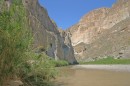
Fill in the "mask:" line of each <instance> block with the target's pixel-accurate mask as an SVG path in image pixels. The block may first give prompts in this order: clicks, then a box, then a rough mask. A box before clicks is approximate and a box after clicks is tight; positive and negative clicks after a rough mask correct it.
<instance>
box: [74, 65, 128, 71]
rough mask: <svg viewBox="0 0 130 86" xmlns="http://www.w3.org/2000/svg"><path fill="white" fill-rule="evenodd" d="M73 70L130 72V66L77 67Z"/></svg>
mask: <svg viewBox="0 0 130 86" xmlns="http://www.w3.org/2000/svg"><path fill="white" fill-rule="evenodd" d="M72 68H86V69H100V70H112V71H125V72H130V65H75V66H73V67H72Z"/></svg>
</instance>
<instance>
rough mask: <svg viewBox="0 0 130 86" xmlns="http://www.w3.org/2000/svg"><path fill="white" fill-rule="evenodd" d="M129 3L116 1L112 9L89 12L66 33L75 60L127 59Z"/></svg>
mask: <svg viewBox="0 0 130 86" xmlns="http://www.w3.org/2000/svg"><path fill="white" fill-rule="evenodd" d="M129 17H130V1H129V0H117V2H116V3H115V4H114V5H113V6H112V8H99V9H96V10H94V11H91V12H90V13H88V14H87V15H85V16H83V17H82V19H81V20H80V21H79V22H78V23H77V24H76V25H74V26H72V27H70V28H69V29H68V30H67V32H69V33H70V37H71V41H72V45H73V47H74V51H75V56H76V58H77V59H78V60H84V61H85V60H94V59H96V58H99V57H105V56H114V57H116V58H117V57H119V58H129V57H130V54H129V51H130V41H129V40H130V39H129V37H130V35H129V30H130V26H129V23H130V18H129Z"/></svg>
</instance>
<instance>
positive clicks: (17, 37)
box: [0, 4, 31, 85]
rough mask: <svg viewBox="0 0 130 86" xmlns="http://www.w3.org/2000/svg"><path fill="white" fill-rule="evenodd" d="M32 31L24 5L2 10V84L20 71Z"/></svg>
mask: <svg viewBox="0 0 130 86" xmlns="http://www.w3.org/2000/svg"><path fill="white" fill-rule="evenodd" d="M30 37H31V36H30V33H29V27H28V21H27V17H26V12H25V10H24V7H23V6H22V5H15V4H12V6H11V8H10V10H8V11H7V10H3V11H1V12H0V85H2V84H3V83H2V82H4V81H7V80H8V79H10V78H11V77H12V78H13V77H14V76H15V75H17V74H18V73H19V68H20V67H21V65H22V63H23V62H24V61H25V52H26V51H28V46H29V43H30Z"/></svg>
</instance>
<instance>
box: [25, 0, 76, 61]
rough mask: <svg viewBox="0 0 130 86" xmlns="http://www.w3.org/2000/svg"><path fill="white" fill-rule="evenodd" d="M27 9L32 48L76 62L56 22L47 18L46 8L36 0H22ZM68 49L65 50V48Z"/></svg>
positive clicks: (57, 57) (56, 57)
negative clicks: (32, 38)
mask: <svg viewBox="0 0 130 86" xmlns="http://www.w3.org/2000/svg"><path fill="white" fill-rule="evenodd" d="M23 3H24V5H25V7H26V9H27V11H28V17H29V21H30V26H31V29H32V33H33V36H34V43H33V44H34V45H33V47H34V50H37V49H38V50H37V51H36V52H46V53H47V55H49V56H51V57H54V58H55V59H56V60H58V59H62V60H67V61H68V62H70V63H74V62H76V60H75V57H74V53H73V51H71V49H72V50H73V48H72V47H71V43H70V42H69V45H68V44H65V43H64V41H65V40H64V39H62V37H61V35H60V32H59V31H58V29H57V26H56V24H55V23H54V22H53V21H52V20H51V19H50V18H49V16H48V14H47V11H46V9H44V8H43V7H41V6H40V5H39V3H38V0H23ZM64 46H66V48H69V49H70V50H69V51H66V48H64Z"/></svg>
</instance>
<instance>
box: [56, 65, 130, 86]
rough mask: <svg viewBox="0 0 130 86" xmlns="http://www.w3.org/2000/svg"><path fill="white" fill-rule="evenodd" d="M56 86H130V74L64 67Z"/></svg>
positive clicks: (61, 69) (60, 69)
mask: <svg viewBox="0 0 130 86" xmlns="http://www.w3.org/2000/svg"><path fill="white" fill-rule="evenodd" d="M58 70H59V71H60V75H59V76H58V77H57V78H56V80H55V85H54V86H130V72H123V71H109V70H98V69H85V68H73V67H62V68H58Z"/></svg>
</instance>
